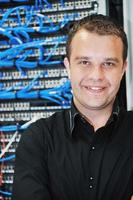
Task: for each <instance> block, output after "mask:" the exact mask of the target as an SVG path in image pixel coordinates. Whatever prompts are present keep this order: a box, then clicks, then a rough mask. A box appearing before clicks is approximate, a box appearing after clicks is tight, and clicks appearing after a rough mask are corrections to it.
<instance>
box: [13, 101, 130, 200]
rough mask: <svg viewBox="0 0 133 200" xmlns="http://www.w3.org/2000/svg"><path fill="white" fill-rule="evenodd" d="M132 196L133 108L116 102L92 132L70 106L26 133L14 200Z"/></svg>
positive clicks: (127, 198) (19, 152)
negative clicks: (104, 122)
mask: <svg viewBox="0 0 133 200" xmlns="http://www.w3.org/2000/svg"><path fill="white" fill-rule="evenodd" d="M132 194H133V112H127V111H125V110H122V109H119V107H118V106H114V109H113V112H112V115H111V117H110V118H109V120H108V122H107V123H106V125H105V126H104V127H101V128H99V129H98V130H97V131H96V132H95V133H94V129H93V127H92V126H91V125H90V124H89V123H88V122H87V121H86V120H85V119H84V118H83V117H82V116H81V115H80V113H79V112H78V111H77V110H76V108H75V107H74V105H72V107H71V109H70V110H63V111H61V112H58V113H55V114H54V115H52V116H51V117H49V118H47V119H40V120H38V121H37V122H35V123H33V124H32V125H31V126H30V127H29V128H28V129H27V130H26V131H25V133H23V135H22V137H21V140H20V143H19V146H18V148H17V152H16V167H15V179H14V186H13V197H12V200H130V198H131V195H132Z"/></svg>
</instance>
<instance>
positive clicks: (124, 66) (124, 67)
mask: <svg viewBox="0 0 133 200" xmlns="http://www.w3.org/2000/svg"><path fill="white" fill-rule="evenodd" d="M126 69H127V60H125V61H124V63H123V70H122V71H123V74H124V73H125V71H126Z"/></svg>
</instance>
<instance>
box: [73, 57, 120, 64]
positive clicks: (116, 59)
mask: <svg viewBox="0 0 133 200" xmlns="http://www.w3.org/2000/svg"><path fill="white" fill-rule="evenodd" d="M90 59H91V57H88V56H77V57H76V58H75V60H90ZM104 61H113V62H116V63H119V59H118V58H116V57H109V58H108V57H107V58H104Z"/></svg>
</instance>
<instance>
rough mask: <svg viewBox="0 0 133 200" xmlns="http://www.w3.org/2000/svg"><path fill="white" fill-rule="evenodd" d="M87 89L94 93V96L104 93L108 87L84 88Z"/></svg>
mask: <svg viewBox="0 0 133 200" xmlns="http://www.w3.org/2000/svg"><path fill="white" fill-rule="evenodd" d="M84 87H85V89H87V91H88V92H90V93H94V94H99V93H102V92H103V91H104V90H105V89H106V87H103V86H84Z"/></svg>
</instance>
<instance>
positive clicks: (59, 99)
mask: <svg viewBox="0 0 133 200" xmlns="http://www.w3.org/2000/svg"><path fill="white" fill-rule="evenodd" d="M37 78H38V77H35V78H34V79H33V80H32V81H31V83H30V84H29V85H28V86H26V87H24V88H23V89H21V90H20V91H15V92H14V91H11V89H12V88H9V89H8V90H5V91H0V99H17V98H18V99H37V98H43V99H48V100H50V101H52V102H55V103H57V104H59V105H62V104H65V103H68V102H69V101H70V100H71V97H72V94H71V86H70V82H69V81H67V82H66V83H64V85H61V86H58V87H55V88H50V89H45V90H39V91H38V90H34V91H30V90H31V89H32V88H33V86H34V85H35V83H36V80H37Z"/></svg>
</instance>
